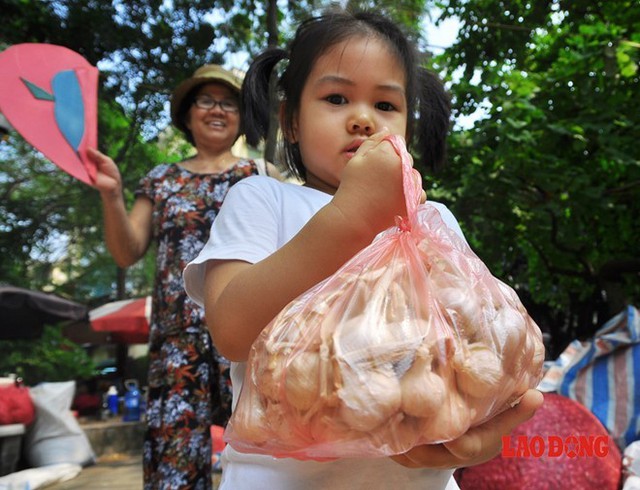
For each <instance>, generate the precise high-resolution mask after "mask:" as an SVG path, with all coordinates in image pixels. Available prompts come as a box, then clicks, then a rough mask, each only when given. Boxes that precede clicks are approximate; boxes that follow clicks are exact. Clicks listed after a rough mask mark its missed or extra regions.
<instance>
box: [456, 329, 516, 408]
mask: <svg viewBox="0 0 640 490" xmlns="http://www.w3.org/2000/svg"><path fill="white" fill-rule="evenodd" d="M453 363H454V366H453V368H454V369H455V371H456V382H457V384H458V388H459V389H460V391H461V392H463V393H466V394H467V395H470V396H473V397H489V398H491V397H492V396H494V394H495V393H496V392H497V391H499V390H500V382H501V379H502V377H503V376H504V372H503V371H502V366H501V364H500V359H499V358H498V356H496V354H495V353H494V352H493V350H491V349H490V348H489V347H487V346H486V345H485V344H481V343H474V344H468V343H467V342H466V341H463V345H462V349H459V350H458V351H456V354H455V356H454V358H453Z"/></svg>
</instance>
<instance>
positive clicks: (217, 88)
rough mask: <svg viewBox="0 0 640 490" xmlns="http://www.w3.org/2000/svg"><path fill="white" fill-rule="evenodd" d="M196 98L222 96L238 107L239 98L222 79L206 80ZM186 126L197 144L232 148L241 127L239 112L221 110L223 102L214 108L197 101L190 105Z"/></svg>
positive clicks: (222, 98)
mask: <svg viewBox="0 0 640 490" xmlns="http://www.w3.org/2000/svg"><path fill="white" fill-rule="evenodd" d="M195 99H205V100H210V99H212V100H215V101H218V102H222V101H223V100H226V101H231V102H233V103H234V104H235V105H236V107H237V104H238V98H237V97H236V95H235V94H234V92H233V91H232V90H231V89H230V88H229V87H227V86H226V85H223V84H220V83H207V84H206V85H202V86H201V87H200V88H199V89H198V91H197V93H196V96H195ZM186 126H187V128H189V130H190V131H191V135H192V136H193V140H194V141H195V143H196V144H195V146H196V148H198V147H200V148H202V147H204V146H207V147H215V148H220V149H230V148H231V147H232V146H233V143H234V142H235V141H236V139H237V137H238V132H239V131H240V113H239V112H238V111H237V110H236V111H235V112H227V111H224V110H222V107H220V104H216V105H215V106H214V107H213V108H211V109H202V108H200V107H198V105H197V104H196V103H195V102H194V103H193V104H192V105H191V108H190V109H189V112H188V114H187V118H186Z"/></svg>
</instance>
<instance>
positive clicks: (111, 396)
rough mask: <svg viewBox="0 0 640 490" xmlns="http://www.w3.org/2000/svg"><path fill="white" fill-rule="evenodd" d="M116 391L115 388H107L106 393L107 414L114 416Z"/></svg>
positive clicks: (116, 407) (116, 408)
mask: <svg viewBox="0 0 640 490" xmlns="http://www.w3.org/2000/svg"><path fill="white" fill-rule="evenodd" d="M118 401H119V400H118V390H117V389H116V387H115V386H111V387H109V391H107V407H109V413H110V414H111V415H112V416H114V415H118Z"/></svg>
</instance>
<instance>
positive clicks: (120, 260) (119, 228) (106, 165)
mask: <svg viewBox="0 0 640 490" xmlns="http://www.w3.org/2000/svg"><path fill="white" fill-rule="evenodd" d="M88 155H89V157H90V158H91V159H92V160H93V161H94V162H95V163H96V166H97V175H96V183H95V187H96V188H97V189H98V191H99V192H100V197H101V199H102V209H103V217H104V234H105V242H106V244H107V248H108V249H109V252H110V253H111V255H112V256H113V258H114V260H115V261H116V263H117V264H118V265H119V266H120V267H128V266H130V265H131V264H134V263H135V262H137V261H138V260H139V259H140V258H141V257H142V256H143V255H144V254H145V252H146V251H147V248H148V247H149V242H150V241H151V213H152V204H151V201H149V200H148V199H146V198H144V197H140V198H138V199H136V200H135V202H134V204H133V207H132V209H131V212H130V213H129V214H127V210H126V207H125V203H124V198H123V196H122V178H121V176H120V172H119V171H118V167H117V166H116V164H115V163H114V161H113V160H112V159H111V158H109V157H108V156H107V155H105V154H103V153H101V152H99V151H98V150H95V149H92V148H89V150H88Z"/></svg>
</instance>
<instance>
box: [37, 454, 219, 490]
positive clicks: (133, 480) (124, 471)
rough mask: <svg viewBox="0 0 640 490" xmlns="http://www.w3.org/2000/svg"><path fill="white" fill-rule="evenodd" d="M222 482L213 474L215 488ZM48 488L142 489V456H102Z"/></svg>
mask: <svg viewBox="0 0 640 490" xmlns="http://www.w3.org/2000/svg"><path fill="white" fill-rule="evenodd" d="M219 484H220V474H219V473H215V474H214V475H213V488H214V489H217V488H218V485H219ZM46 488H47V490H93V489H101V488H108V489H110V490H141V489H142V460H141V458H131V457H117V456H112V457H109V458H102V459H100V460H98V463H97V464H95V465H93V466H89V467H87V468H84V469H83V470H82V472H81V473H80V474H79V475H78V476H76V477H75V478H73V479H72V480H69V481H66V482H61V483H56V484H54V485H51V486H47V487H46Z"/></svg>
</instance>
